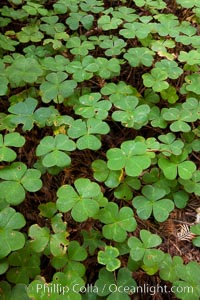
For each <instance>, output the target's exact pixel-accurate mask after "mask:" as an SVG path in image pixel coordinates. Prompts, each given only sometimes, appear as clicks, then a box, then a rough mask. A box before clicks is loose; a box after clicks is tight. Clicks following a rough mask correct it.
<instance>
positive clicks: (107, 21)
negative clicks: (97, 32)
mask: <svg viewBox="0 0 200 300" xmlns="http://www.w3.org/2000/svg"><path fill="white" fill-rule="evenodd" d="M122 22H123V21H122V20H121V19H119V18H116V17H113V18H111V17H110V16H108V15H103V16H101V17H100V18H99V19H98V26H99V27H101V28H102V29H103V30H110V29H117V28H118V27H119V25H120V24H122Z"/></svg>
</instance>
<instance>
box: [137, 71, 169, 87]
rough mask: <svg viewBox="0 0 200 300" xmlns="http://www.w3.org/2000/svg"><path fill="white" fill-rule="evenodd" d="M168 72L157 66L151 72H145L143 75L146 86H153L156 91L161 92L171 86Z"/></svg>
mask: <svg viewBox="0 0 200 300" xmlns="http://www.w3.org/2000/svg"><path fill="white" fill-rule="evenodd" d="M167 77H168V74H167V73H166V72H165V71H162V70H160V69H159V68H155V69H153V70H152V71H151V73H150V74H149V73H145V74H143V75H142V78H143V83H144V85H145V86H146V87H152V89H153V90H154V91H155V92H161V91H163V90H166V89H167V88H168V87H169V84H168V82H166V81H165V79H167Z"/></svg>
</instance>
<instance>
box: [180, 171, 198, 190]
mask: <svg viewBox="0 0 200 300" xmlns="http://www.w3.org/2000/svg"><path fill="white" fill-rule="evenodd" d="M179 182H180V183H181V184H182V185H183V186H184V189H185V190H186V192H188V193H194V194H195V195H197V196H200V171H199V170H197V171H195V172H194V173H193V174H192V177H191V178H190V180H188V179H182V178H179Z"/></svg>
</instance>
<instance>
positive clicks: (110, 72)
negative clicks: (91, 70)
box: [95, 57, 121, 79]
mask: <svg viewBox="0 0 200 300" xmlns="http://www.w3.org/2000/svg"><path fill="white" fill-rule="evenodd" d="M120 63H121V62H120V61H119V60H118V59H117V58H111V59H110V60H108V59H106V58H104V57H97V59H96V64H97V65H98V70H97V71H95V74H96V75H97V76H100V77H102V78H103V79H109V78H113V77H115V76H118V75H119V74H120Z"/></svg>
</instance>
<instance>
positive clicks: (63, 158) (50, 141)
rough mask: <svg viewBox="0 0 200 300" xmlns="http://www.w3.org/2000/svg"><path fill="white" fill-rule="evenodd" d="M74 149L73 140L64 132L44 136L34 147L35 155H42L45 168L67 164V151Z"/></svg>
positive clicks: (68, 162)
mask: <svg viewBox="0 0 200 300" xmlns="http://www.w3.org/2000/svg"><path fill="white" fill-rule="evenodd" d="M75 149H76V145H75V143H74V141H72V140H70V139H69V138H68V136H67V135H65V134H62V133H60V134H57V135H56V136H55V137H53V136H45V137H44V138H43V139H42V140H41V141H40V144H39V145H38V146H37V148H36V155H37V156H41V157H42V164H43V166H44V167H46V168H50V167H54V166H57V167H61V168H64V167H66V166H69V165H70V163H71V158H70V156H69V155H68V152H69V151H73V150H75Z"/></svg>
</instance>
